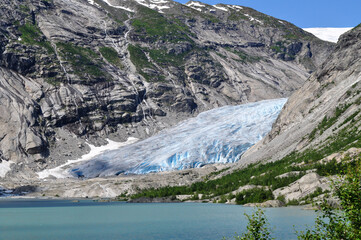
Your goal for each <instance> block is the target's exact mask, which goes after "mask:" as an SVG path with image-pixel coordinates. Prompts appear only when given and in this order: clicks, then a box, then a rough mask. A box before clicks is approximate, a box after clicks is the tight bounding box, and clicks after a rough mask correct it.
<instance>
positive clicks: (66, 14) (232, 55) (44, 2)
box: [0, 0, 334, 178]
mask: <svg viewBox="0 0 361 240" xmlns="http://www.w3.org/2000/svg"><path fill="white" fill-rule="evenodd" d="M0 13H1V16H2V18H1V20H0V108H1V110H2V111H1V112H2V114H1V116H0V159H1V160H3V161H12V162H15V163H16V164H14V165H13V166H12V171H11V172H9V173H8V175H9V176H10V175H12V176H15V175H16V176H17V177H23V178H32V177H34V176H35V175H34V171H39V170H41V169H44V168H48V167H53V166H57V165H59V164H61V163H63V162H64V161H65V160H67V159H75V158H77V157H79V156H80V155H82V154H83V153H84V152H86V151H87V150H88V147H87V145H86V144H84V142H85V141H89V142H92V143H94V144H103V143H105V141H104V139H105V138H111V139H115V140H122V141H125V140H126V139H127V138H128V137H130V136H132V137H137V138H146V137H148V136H151V135H153V134H154V133H156V132H158V131H159V130H160V129H163V128H165V127H167V126H171V125H174V124H175V123H177V122H179V121H180V120H183V119H186V118H188V117H190V116H194V115H196V114H198V113H199V112H202V111H205V110H209V109H212V108H215V107H220V106H224V105H232V104H240V103H246V102H252V101H258V100H263V99H271V98H279V97H287V96H289V95H290V94H291V93H292V92H294V91H295V90H296V89H298V88H299V87H300V86H301V85H302V84H303V83H304V81H305V80H306V79H307V78H308V76H309V75H310V73H311V72H312V71H314V70H315V69H316V68H317V67H318V66H320V65H321V64H322V62H323V61H324V60H325V59H326V57H327V56H328V55H329V53H330V52H331V50H332V49H333V48H334V45H333V44H332V43H327V42H324V41H321V40H319V39H317V38H316V37H314V36H313V35H312V34H309V33H307V32H305V31H303V30H302V29H300V28H297V27H296V26H294V25H292V24H291V23H288V22H286V21H283V20H279V19H276V18H273V17H270V16H267V15H265V14H262V13H259V12H257V11H255V10H253V9H250V8H246V7H240V6H235V5H223V4H218V5H214V6H211V5H206V4H203V3H200V2H189V3H187V4H186V5H182V4H179V3H177V2H173V1H170V0H121V1H120V0H107V1H106V0H94V1H93V0H89V1H86V0H78V1H75V0H74V1H69V0H40V1H38V0H36V1H35V0H4V1H1V3H0ZM20 173H21V174H20Z"/></svg>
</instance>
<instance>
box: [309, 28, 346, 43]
mask: <svg viewBox="0 0 361 240" xmlns="http://www.w3.org/2000/svg"><path fill="white" fill-rule="evenodd" d="M351 29H352V28H350V27H348V28H331V27H327V28H303V30H305V31H306V32H309V33H312V34H313V35H315V36H316V37H318V38H319V39H321V40H324V41H329V42H334V43H337V41H338V39H339V37H340V36H341V35H342V34H344V33H345V32H347V31H349V30H351Z"/></svg>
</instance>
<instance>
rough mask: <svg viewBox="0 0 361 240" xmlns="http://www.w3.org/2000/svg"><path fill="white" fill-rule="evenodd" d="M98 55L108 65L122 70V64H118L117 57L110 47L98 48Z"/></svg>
mask: <svg viewBox="0 0 361 240" xmlns="http://www.w3.org/2000/svg"><path fill="white" fill-rule="evenodd" d="M99 51H100V53H101V54H102V56H103V57H104V58H105V59H106V60H107V61H108V62H110V63H112V64H114V65H115V66H118V67H119V68H123V65H122V63H121V62H120V59H119V56H118V53H117V51H115V49H114V48H111V47H101V48H99Z"/></svg>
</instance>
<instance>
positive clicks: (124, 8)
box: [88, 0, 134, 12]
mask: <svg viewBox="0 0 361 240" xmlns="http://www.w3.org/2000/svg"><path fill="white" fill-rule="evenodd" d="M88 1H89V3H90V1H92V2H93V3H94V1H93V0H88ZM102 1H103V2H105V3H106V4H108V5H109V6H110V7H113V8H119V9H123V10H125V11H128V12H134V10H132V9H130V8H126V7H122V6H115V5H112V4H111V3H110V2H109V0H102ZM90 4H92V3H90Z"/></svg>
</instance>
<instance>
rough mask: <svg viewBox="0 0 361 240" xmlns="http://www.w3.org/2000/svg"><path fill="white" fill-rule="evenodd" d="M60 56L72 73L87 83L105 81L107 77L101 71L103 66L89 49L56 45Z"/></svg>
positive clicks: (63, 44) (68, 44) (61, 43)
mask: <svg viewBox="0 0 361 240" xmlns="http://www.w3.org/2000/svg"><path fill="white" fill-rule="evenodd" d="M57 47H58V49H59V53H60V55H61V56H62V57H63V58H64V59H65V60H66V61H68V62H69V63H70V64H71V65H72V67H73V72H74V73H75V74H76V75H78V76H80V77H82V78H84V79H87V81H91V80H92V79H93V80H94V79H97V80H99V79H102V80H105V78H106V77H108V75H107V74H106V73H105V72H104V71H103V70H102V69H101V65H102V64H104V62H102V61H101V60H99V57H100V56H99V55H98V54H97V53H95V52H94V51H93V50H91V49H89V48H83V47H80V46H76V45H73V44H71V43H63V42H59V43H57Z"/></svg>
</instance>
